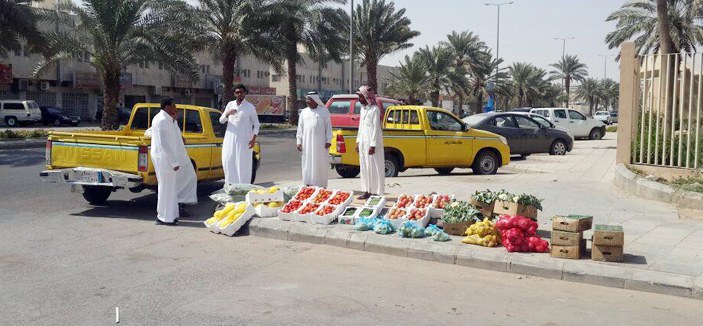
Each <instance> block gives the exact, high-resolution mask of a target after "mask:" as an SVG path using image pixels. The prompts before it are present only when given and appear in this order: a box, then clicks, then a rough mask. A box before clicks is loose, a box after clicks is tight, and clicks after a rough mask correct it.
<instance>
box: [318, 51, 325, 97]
mask: <svg viewBox="0 0 703 326" xmlns="http://www.w3.org/2000/svg"><path fill="white" fill-rule="evenodd" d="M323 64H324V63H323V62H322V58H320V60H318V62H317V91H318V92H320V93H321V92H322V65H323ZM320 97H322V94H320Z"/></svg>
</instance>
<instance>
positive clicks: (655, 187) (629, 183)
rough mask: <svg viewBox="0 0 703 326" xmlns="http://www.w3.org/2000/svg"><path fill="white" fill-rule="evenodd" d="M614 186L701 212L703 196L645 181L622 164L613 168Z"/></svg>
mask: <svg viewBox="0 0 703 326" xmlns="http://www.w3.org/2000/svg"><path fill="white" fill-rule="evenodd" d="M615 185H616V186H617V187H618V188H619V189H621V190H623V191H625V192H627V193H630V194H634V195H637V196H639V197H642V198H647V199H652V200H657V201H660V202H664V203H671V204H675V205H677V206H679V207H683V208H690V209H699V210H703V194H701V193H697V192H693V191H686V190H681V189H675V188H673V187H671V186H668V185H665V184H662V183H659V182H655V181H651V180H647V179H646V178H643V177H641V176H639V175H637V174H635V173H634V172H632V171H630V169H628V168H627V166H625V165H624V164H622V163H620V164H618V165H617V166H616V167H615Z"/></svg>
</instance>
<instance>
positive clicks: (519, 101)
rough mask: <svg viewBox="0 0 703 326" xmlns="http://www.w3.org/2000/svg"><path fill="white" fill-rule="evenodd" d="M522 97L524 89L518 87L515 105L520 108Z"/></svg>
mask: <svg viewBox="0 0 703 326" xmlns="http://www.w3.org/2000/svg"><path fill="white" fill-rule="evenodd" d="M524 97H525V91H523V90H522V88H520V89H519V90H518V98H517V106H518V107H520V108H521V107H522V103H523V102H522V100H523V98H524Z"/></svg>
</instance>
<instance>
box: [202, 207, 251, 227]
mask: <svg viewBox="0 0 703 326" xmlns="http://www.w3.org/2000/svg"><path fill="white" fill-rule="evenodd" d="M241 203H243V202H236V203H234V207H235V208H236V207H237V206H239V204H241ZM217 208H219V209H215V211H219V210H223V209H224V208H225V205H219V206H217ZM225 218H226V216H225ZM223 219H224V218H222V219H220V220H219V221H217V222H215V223H212V224H210V225H208V224H207V221H203V224H205V228H207V229H208V230H209V231H210V232H212V233H220V227H219V224H220V222H222V220H223Z"/></svg>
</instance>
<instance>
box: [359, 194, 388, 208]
mask: <svg viewBox="0 0 703 326" xmlns="http://www.w3.org/2000/svg"><path fill="white" fill-rule="evenodd" d="M385 205H386V197H385V196H371V197H369V199H367V200H366V203H365V204H364V206H367V207H374V208H377V207H384V206H385Z"/></svg>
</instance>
